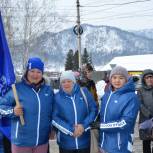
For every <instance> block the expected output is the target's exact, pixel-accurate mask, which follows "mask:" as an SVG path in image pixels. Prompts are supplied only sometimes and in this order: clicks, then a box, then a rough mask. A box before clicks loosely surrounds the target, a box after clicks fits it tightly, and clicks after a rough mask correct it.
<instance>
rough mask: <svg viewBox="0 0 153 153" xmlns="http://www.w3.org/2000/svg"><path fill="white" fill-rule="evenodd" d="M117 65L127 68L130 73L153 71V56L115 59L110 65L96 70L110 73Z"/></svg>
mask: <svg viewBox="0 0 153 153" xmlns="http://www.w3.org/2000/svg"><path fill="white" fill-rule="evenodd" d="M117 65H120V66H123V67H125V68H126V69H127V70H128V71H143V70H145V69H153V54H146V55H133V56H120V57H115V58H113V59H112V60H111V61H110V62H109V63H108V64H106V65H105V66H101V67H98V68H97V69H96V70H99V71H108V70H111V69H112V67H114V66H117Z"/></svg>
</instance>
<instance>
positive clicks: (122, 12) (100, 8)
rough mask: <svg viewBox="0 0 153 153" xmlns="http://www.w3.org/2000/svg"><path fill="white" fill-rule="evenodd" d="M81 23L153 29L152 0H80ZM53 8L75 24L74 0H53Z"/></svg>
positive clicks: (70, 23) (68, 25)
mask: <svg viewBox="0 0 153 153" xmlns="http://www.w3.org/2000/svg"><path fill="white" fill-rule="evenodd" d="M80 5H81V6H82V7H81V8H80V11H81V13H80V14H81V23H82V24H83V23H89V24H92V25H108V26H115V27H119V28H121V29H125V30H141V29H153V0H80ZM54 8H55V11H57V12H58V13H59V14H60V15H61V16H63V17H64V18H65V19H67V20H68V21H67V24H66V25H65V28H66V27H70V26H73V25H75V24H76V0H54Z"/></svg>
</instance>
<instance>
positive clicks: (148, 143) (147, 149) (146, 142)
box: [142, 140, 153, 153]
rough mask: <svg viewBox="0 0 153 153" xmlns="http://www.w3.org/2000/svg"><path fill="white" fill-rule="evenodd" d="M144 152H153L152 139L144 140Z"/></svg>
mask: <svg viewBox="0 0 153 153" xmlns="http://www.w3.org/2000/svg"><path fill="white" fill-rule="evenodd" d="M142 143H143V153H153V149H152V148H151V140H143V142H142Z"/></svg>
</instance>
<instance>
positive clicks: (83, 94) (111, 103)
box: [0, 57, 153, 153]
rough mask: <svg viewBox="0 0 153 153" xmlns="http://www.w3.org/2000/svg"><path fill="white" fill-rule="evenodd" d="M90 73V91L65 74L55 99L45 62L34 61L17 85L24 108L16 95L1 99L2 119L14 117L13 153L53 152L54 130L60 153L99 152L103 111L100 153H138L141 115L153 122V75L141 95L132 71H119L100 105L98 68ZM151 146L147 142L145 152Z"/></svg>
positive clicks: (148, 74) (146, 76) (69, 73)
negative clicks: (95, 146) (94, 138)
mask: <svg viewBox="0 0 153 153" xmlns="http://www.w3.org/2000/svg"><path fill="white" fill-rule="evenodd" d="M85 71H86V75H87V81H88V83H87V84H86V85H84V86H81V85H80V84H79V83H78V82H77V79H76V77H75V74H74V73H73V72H72V71H63V72H62V74H61V76H60V88H59V91H58V92H57V93H55V94H54V92H53V89H52V88H51V86H49V85H47V84H46V83H45V79H44V78H43V72H44V63H43V62H42V60H41V59H39V58H35V57H34V58H30V59H29V60H28V62H27V67H26V72H25V74H24V76H23V77H22V80H21V81H20V82H18V83H16V89H17V93H18V98H19V101H20V104H19V105H16V103H15V99H14V96H13V91H12V90H10V91H9V92H7V93H6V95H5V96H4V97H0V115H1V116H2V117H9V118H11V150H12V153H47V152H48V143H49V136H50V133H51V132H52V131H56V138H57V143H58V145H59V153H94V152H91V148H90V146H91V136H90V131H91V123H92V122H93V121H95V120H96V118H97V116H98V113H99V112H100V120H99V122H100V126H99V138H98V139H99V152H101V153H132V144H133V134H134V126H135V122H136V118H137V114H138V111H139V110H140V123H141V122H143V121H144V120H146V119H148V118H152V117H153V90H152V89H153V71H152V70H148V71H147V72H146V73H144V75H143V79H142V81H143V85H142V90H141V92H140V93H141V94H138V95H136V93H135V85H134V82H133V79H132V77H129V75H128V72H127V70H126V69H125V68H123V67H121V66H117V67H115V68H114V69H113V70H112V71H111V73H110V76H109V81H110V86H109V88H108V90H107V91H106V92H105V94H104V95H103V96H102V98H101V103H100V104H98V103H97V102H98V99H97V95H96V88H95V83H94V82H93V81H92V80H91V77H90V76H91V75H90V73H91V71H93V69H91V67H87V68H86V69H85ZM139 95H141V96H139ZM139 97H141V99H140V98H139ZM99 106H100V107H99ZM139 108H140V109H139ZM21 115H23V117H24V121H25V124H24V125H21V122H20V116H21ZM150 142H151V140H150V141H148V140H147V141H143V146H144V148H146V147H148V145H150ZM144 150H145V149H144ZM150 150H151V149H150ZM144 153H151V151H150V152H144Z"/></svg>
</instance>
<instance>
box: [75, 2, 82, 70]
mask: <svg viewBox="0 0 153 153" xmlns="http://www.w3.org/2000/svg"><path fill="white" fill-rule="evenodd" d="M76 4H77V5H76V6H77V21H76V22H77V45H78V53H79V54H78V55H79V57H78V58H79V69H80V70H82V60H81V33H80V3H79V0H77V1H76Z"/></svg>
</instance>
